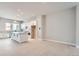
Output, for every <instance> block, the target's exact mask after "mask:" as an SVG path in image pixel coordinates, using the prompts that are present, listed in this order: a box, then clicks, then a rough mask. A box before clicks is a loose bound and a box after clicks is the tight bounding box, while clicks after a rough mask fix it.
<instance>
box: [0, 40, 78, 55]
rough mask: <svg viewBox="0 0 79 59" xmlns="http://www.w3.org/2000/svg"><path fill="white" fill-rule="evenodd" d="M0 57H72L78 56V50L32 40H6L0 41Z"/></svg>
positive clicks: (67, 46)
mask: <svg viewBox="0 0 79 59" xmlns="http://www.w3.org/2000/svg"><path fill="white" fill-rule="evenodd" d="M0 55H2V56H7V55H8V56H10V55H11V56H21V55H22V56H58V55H59V56H60V55H61V56H72V55H73V56H74V55H79V49H78V48H75V47H72V46H69V45H64V44H59V43H55V42H49V41H38V40H32V41H29V42H25V43H22V44H20V43H17V42H15V41H12V40H9V39H6V40H4V39H3V40H0Z"/></svg>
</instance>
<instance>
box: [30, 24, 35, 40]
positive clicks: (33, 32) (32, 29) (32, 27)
mask: <svg viewBox="0 0 79 59" xmlns="http://www.w3.org/2000/svg"><path fill="white" fill-rule="evenodd" d="M31 38H32V39H36V25H32V26H31Z"/></svg>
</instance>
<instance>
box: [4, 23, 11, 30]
mask: <svg viewBox="0 0 79 59" xmlns="http://www.w3.org/2000/svg"><path fill="white" fill-rule="evenodd" d="M5 30H6V31H11V24H10V23H5Z"/></svg>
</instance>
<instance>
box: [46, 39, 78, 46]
mask: <svg viewBox="0 0 79 59" xmlns="http://www.w3.org/2000/svg"><path fill="white" fill-rule="evenodd" d="M46 40H47V41H52V42H57V43H62V44H67V45H72V46H76V45H75V44H73V43H69V42H62V41H57V40H52V39H51V40H50V39H46ZM78 47H79V46H78Z"/></svg>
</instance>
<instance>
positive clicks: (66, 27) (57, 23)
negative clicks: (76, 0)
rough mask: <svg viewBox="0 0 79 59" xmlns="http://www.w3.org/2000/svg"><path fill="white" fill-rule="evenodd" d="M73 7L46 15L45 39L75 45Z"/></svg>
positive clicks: (74, 15)
mask: <svg viewBox="0 0 79 59" xmlns="http://www.w3.org/2000/svg"><path fill="white" fill-rule="evenodd" d="M75 11H76V10H75V7H73V8H70V9H66V10H63V11H60V12H57V13H54V14H53V13H52V14H50V15H47V19H46V38H47V39H52V40H56V41H61V42H67V43H73V44H75V41H76V39H75V32H76V29H75V26H76V24H75V23H76V18H75V17H76V14H75Z"/></svg>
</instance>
